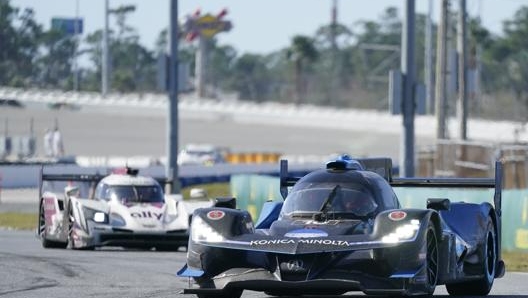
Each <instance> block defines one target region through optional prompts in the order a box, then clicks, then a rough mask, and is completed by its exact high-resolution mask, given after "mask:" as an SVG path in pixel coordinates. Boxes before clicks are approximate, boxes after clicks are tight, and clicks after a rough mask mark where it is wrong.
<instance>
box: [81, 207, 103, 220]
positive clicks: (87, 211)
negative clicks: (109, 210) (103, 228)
mask: <svg viewBox="0 0 528 298" xmlns="http://www.w3.org/2000/svg"><path fill="white" fill-rule="evenodd" d="M83 212H84V218H85V219H86V220H93V221H95V222H97V223H108V215H107V214H106V213H104V212H102V211H99V210H95V209H91V208H88V207H83Z"/></svg>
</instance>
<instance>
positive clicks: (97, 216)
mask: <svg viewBox="0 0 528 298" xmlns="http://www.w3.org/2000/svg"><path fill="white" fill-rule="evenodd" d="M93 220H94V221H95V222H99V223H103V222H105V221H106V214H104V213H103V212H95V213H94V217H93Z"/></svg>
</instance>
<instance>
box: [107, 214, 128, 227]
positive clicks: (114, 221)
mask: <svg viewBox="0 0 528 298" xmlns="http://www.w3.org/2000/svg"><path fill="white" fill-rule="evenodd" d="M110 225H112V226H114V227H122V226H124V225H126V222H125V219H124V218H123V217H121V215H119V214H117V213H112V214H110Z"/></svg>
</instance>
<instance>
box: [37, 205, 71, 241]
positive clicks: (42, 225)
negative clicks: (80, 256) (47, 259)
mask: <svg viewBox="0 0 528 298" xmlns="http://www.w3.org/2000/svg"><path fill="white" fill-rule="evenodd" d="M46 233H47V229H46V219H45V217H44V205H43V204H42V202H41V203H40V212H39V235H40V239H41V242H42V247H44V248H66V247H67V246H68V242H59V241H52V240H48V239H46Z"/></svg>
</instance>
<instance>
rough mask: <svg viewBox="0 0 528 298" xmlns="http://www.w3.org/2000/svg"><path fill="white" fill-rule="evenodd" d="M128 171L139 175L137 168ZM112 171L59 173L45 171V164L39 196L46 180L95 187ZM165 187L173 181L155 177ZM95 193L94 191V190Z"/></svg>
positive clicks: (42, 168) (41, 170) (40, 173)
mask: <svg viewBox="0 0 528 298" xmlns="http://www.w3.org/2000/svg"><path fill="white" fill-rule="evenodd" d="M126 171H127V173H130V174H133V175H137V173H138V171H137V170H136V169H131V168H127V169H126ZM109 174H110V173H105V174H101V173H95V174H57V173H44V166H42V167H40V171H39V181H38V182H39V196H40V195H42V191H43V186H44V182H66V183H71V184H75V183H76V182H77V183H81V184H82V183H87V184H90V188H94V189H95V186H96V185H97V183H98V182H99V181H100V180H102V179H103V178H104V177H106V176H108V175H109ZM153 178H154V179H155V180H156V181H158V183H159V184H161V185H162V187H163V188H165V186H166V185H167V184H169V183H170V182H171V180H169V179H166V178H159V177H153ZM92 193H93V192H92Z"/></svg>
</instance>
